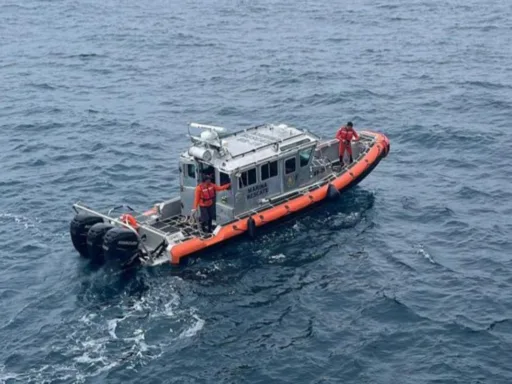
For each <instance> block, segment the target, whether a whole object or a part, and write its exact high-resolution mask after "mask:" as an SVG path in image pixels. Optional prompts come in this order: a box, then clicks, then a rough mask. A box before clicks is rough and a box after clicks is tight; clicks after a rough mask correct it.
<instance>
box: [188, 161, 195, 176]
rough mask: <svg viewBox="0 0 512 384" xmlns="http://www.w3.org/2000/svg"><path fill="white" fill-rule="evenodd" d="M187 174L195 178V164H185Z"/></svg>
mask: <svg viewBox="0 0 512 384" xmlns="http://www.w3.org/2000/svg"><path fill="white" fill-rule="evenodd" d="M187 175H188V177H190V178H192V179H195V178H196V165H195V164H187Z"/></svg>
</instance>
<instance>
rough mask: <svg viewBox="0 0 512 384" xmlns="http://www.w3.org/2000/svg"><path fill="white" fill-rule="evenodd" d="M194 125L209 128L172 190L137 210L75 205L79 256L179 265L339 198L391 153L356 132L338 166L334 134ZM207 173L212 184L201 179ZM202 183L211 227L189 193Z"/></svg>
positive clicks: (374, 136) (374, 137) (197, 192)
mask: <svg viewBox="0 0 512 384" xmlns="http://www.w3.org/2000/svg"><path fill="white" fill-rule="evenodd" d="M195 126H196V127H201V128H205V129H208V130H210V131H208V132H207V133H208V134H204V133H205V132H203V133H202V134H201V137H193V138H192V142H193V144H192V147H191V148H190V149H189V150H188V151H187V152H184V153H182V154H181V156H180V161H179V170H180V193H179V195H178V196H176V197H174V198H172V199H169V200H166V201H163V202H161V203H158V204H156V205H154V206H153V207H152V208H150V209H148V210H147V211H145V212H142V213H141V212H137V211H135V210H133V209H132V208H130V207H129V206H119V207H114V208H112V209H111V210H109V211H108V212H107V213H106V214H103V213H101V212H98V211H95V210H92V209H90V208H88V207H87V206H85V205H83V204H81V203H76V204H74V205H73V208H74V209H75V211H76V213H77V214H76V216H75V217H74V219H73V220H72V221H71V224H70V234H71V239H72V242H73V245H74V247H75V249H76V250H77V251H78V252H79V253H80V254H81V255H82V256H83V257H85V258H88V259H90V260H91V261H94V262H96V263H109V264H117V265H119V266H121V267H123V268H124V267H126V266H129V265H132V264H134V263H136V262H141V263H142V264H145V265H156V264H158V263H160V261H161V260H164V261H165V258H166V256H167V257H170V259H171V263H173V264H177V263H179V262H180V260H181V259H182V258H183V257H186V256H189V255H191V254H193V253H196V252H198V251H201V250H203V249H205V248H208V247H211V246H213V245H216V244H219V243H221V242H224V241H226V240H228V239H230V238H232V237H235V236H238V235H240V234H243V233H248V234H249V235H250V236H251V237H253V236H255V235H256V233H257V232H258V230H257V228H258V227H260V226H263V225H266V224H268V223H271V222H274V221H277V220H280V219H281V218H284V217H286V216H289V215H292V214H294V213H296V212H299V211H302V210H304V209H306V208H308V207H310V206H312V205H314V204H317V203H319V202H321V201H323V200H325V199H334V198H336V197H338V196H339V195H340V192H342V191H344V190H346V189H348V188H350V187H351V186H353V185H356V184H357V183H359V182H360V181H361V180H362V179H364V178H365V177H366V176H367V175H368V174H369V173H370V172H371V171H372V169H373V168H374V167H375V166H376V165H377V164H378V163H379V161H380V160H381V159H382V158H384V157H386V156H387V154H388V152H389V140H388V139H387V138H386V137H385V136H384V135H382V134H379V133H375V132H370V131H361V132H359V136H360V138H359V140H356V141H354V142H353V143H352V146H351V148H352V157H353V161H352V162H350V159H349V155H348V154H347V153H345V158H344V159H343V164H341V163H340V159H339V141H338V140H337V139H327V140H321V139H319V138H318V137H317V136H315V135H313V134H311V133H309V132H308V131H305V130H300V129H297V128H294V127H290V126H288V125H285V124H280V125H272V124H266V125H261V126H256V127H253V128H249V129H246V130H243V131H239V132H235V133H232V134H225V132H224V131H221V130H220V132H221V133H222V135H220V134H217V130H219V127H213V126H204V125H198V124H196V125H195ZM206 176H208V177H206ZM208 178H210V179H212V180H213V182H214V184H215V185H216V186H217V187H212V186H211V184H208V183H206V184H205V183H203V181H204V180H206V179H208ZM228 184H229V185H228ZM219 187H220V188H219ZM207 188H211V189H212V190H213V189H217V192H216V193H214V197H213V211H214V213H213V216H214V217H213V228H215V229H214V230H213V232H212V233H206V232H205V231H206V228H204V229H203V228H202V227H201V225H200V223H199V217H198V216H199V215H198V214H199V213H200V210H196V209H193V208H195V207H196V204H195V198H196V199H197V201H201V199H206V201H207V200H210V199H212V197H211V195H210V194H209V193H208V195H207V196H206V197H201V196H202V195H201V194H203V193H205V192H204V191H205V190H208V189H207ZM197 201H196V202H197ZM205 213H206V212H205V209H204V208H203V211H202V213H201V214H203V215H204V214H205Z"/></svg>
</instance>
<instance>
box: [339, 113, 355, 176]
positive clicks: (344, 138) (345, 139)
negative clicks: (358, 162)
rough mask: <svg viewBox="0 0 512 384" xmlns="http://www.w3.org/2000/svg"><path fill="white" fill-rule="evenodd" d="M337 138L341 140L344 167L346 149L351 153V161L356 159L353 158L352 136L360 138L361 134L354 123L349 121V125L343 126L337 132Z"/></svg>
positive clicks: (341, 159) (341, 156) (341, 158)
mask: <svg viewBox="0 0 512 384" xmlns="http://www.w3.org/2000/svg"><path fill="white" fill-rule="evenodd" d="M336 138H337V139H338V140H339V141H340V155H339V156H340V165H341V166H342V167H343V165H344V164H343V155H344V154H345V150H346V151H347V152H348V154H349V155H350V162H351V163H352V162H353V161H354V159H353V158H352V145H351V141H352V138H354V139H355V140H359V135H358V134H357V132H356V131H355V130H354V128H353V124H352V122H351V121H349V122H348V123H347V125H345V126H343V127H341V128H340V129H339V130H338V132H337V133H336Z"/></svg>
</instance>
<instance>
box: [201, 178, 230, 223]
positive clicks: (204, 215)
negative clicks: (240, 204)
mask: <svg viewBox="0 0 512 384" xmlns="http://www.w3.org/2000/svg"><path fill="white" fill-rule="evenodd" d="M230 187H231V183H228V184H225V185H223V186H222V187H219V186H218V185H216V184H214V183H212V178H211V176H210V175H204V176H203V182H202V183H200V184H199V185H198V186H197V187H196V190H195V197H194V206H193V211H192V213H194V212H196V210H197V207H198V206H199V212H200V216H201V227H202V229H203V232H208V233H211V232H212V220H213V219H214V218H215V217H214V216H215V206H214V204H213V203H214V201H215V196H216V193H217V192H219V191H225V190H226V189H229V188H230Z"/></svg>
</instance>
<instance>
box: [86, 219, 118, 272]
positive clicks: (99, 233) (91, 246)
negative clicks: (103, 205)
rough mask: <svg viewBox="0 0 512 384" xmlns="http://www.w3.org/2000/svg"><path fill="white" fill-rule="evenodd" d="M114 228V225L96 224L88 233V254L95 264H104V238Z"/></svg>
mask: <svg viewBox="0 0 512 384" xmlns="http://www.w3.org/2000/svg"><path fill="white" fill-rule="evenodd" d="M112 228H114V226H113V225H111V224H107V223H96V224H94V225H93V226H92V227H91V229H89V232H88V233H87V252H88V253H89V258H90V259H91V261H93V262H94V263H98V264H100V263H102V262H103V261H104V259H103V238H104V237H105V234H106V233H107V232H108V231H110V230H111V229H112Z"/></svg>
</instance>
